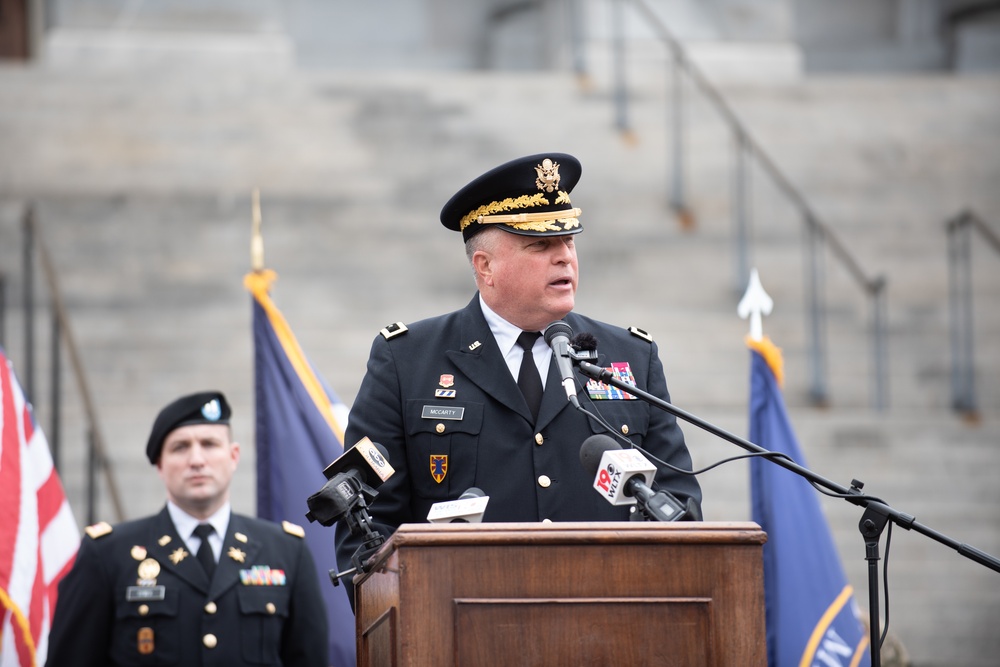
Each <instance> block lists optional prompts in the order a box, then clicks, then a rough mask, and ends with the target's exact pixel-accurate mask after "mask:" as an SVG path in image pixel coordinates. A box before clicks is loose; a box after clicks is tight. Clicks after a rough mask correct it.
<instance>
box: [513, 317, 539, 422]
mask: <svg viewBox="0 0 1000 667" xmlns="http://www.w3.org/2000/svg"><path fill="white" fill-rule="evenodd" d="M539 336H541V334H540V333H538V332H537V331H522V332H521V335H520V336H518V337H517V344H518V345H520V346H521V348H522V349H523V350H524V356H523V357H521V370H520V371H518V373H517V386H518V387H520V389H521V393H522V394H524V400H525V402H526V403H527V404H528V409H529V410H531V419H532V420H533V421H538V408H539V406H541V404H542V377H541V376H540V375H539V374H538V366H536V365H535V356H534V355H533V354H532V353H531V348H532V347H534V345H535V341H536V340H538V337H539Z"/></svg>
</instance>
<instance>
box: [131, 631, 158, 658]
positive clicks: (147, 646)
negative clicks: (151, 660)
mask: <svg viewBox="0 0 1000 667" xmlns="http://www.w3.org/2000/svg"><path fill="white" fill-rule="evenodd" d="M136 640H137V641H136V646H137V648H138V649H139V655H149V654H150V653H152V652H153V649H155V648H156V645H155V643H154V642H153V628H139V633H138V636H137V637H136Z"/></svg>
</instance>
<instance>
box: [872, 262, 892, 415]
mask: <svg viewBox="0 0 1000 667" xmlns="http://www.w3.org/2000/svg"><path fill="white" fill-rule="evenodd" d="M886 285H887V281H886V279H885V276H879V277H878V278H877V279H875V281H874V282H873V284H872V290H871V301H872V348H873V350H872V354H873V360H874V365H875V378H874V383H875V386H874V388H873V391H874V407H875V409H876V410H877V411H879V412H882V411H884V410H885V409H886V408H887V407H889V373H888V361H889V359H888V347H887V344H886V321H887V319H888V317H887V312H886V311H887V310H888V295H887V290H886Z"/></svg>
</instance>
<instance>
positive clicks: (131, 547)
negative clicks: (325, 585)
mask: <svg viewBox="0 0 1000 667" xmlns="http://www.w3.org/2000/svg"><path fill="white" fill-rule="evenodd" d="M229 417H230V408H229V404H228V403H227V402H226V398H225V396H223V395H222V394H221V393H219V392H216V391H211V392H201V393H197V394H192V395H189V396H184V397H182V398H179V399H177V400H176V401H174V402H173V403H171V404H170V405H168V406H167V407H165V408H163V410H162V411H161V412H160V414H159V416H157V418H156V421H155V422H154V424H153V429H152V433H151V434H150V436H149V442H148V443H147V446H146V455H147V456H148V458H149V461H150V463H153V464H155V465H156V468H157V471H158V472H159V474H160V478H161V479H162V480H163V484H164V486H165V487H166V491H167V505H166V507H165V508H164V509H163V510H162V511H161V512H160V513H159V514H157V515H155V516H150V517H146V518H143V519H138V520H136V521H130V522H128V523H124V524H121V525H118V526H115V527H113V528H112V527H111V526H109V525H108V524H106V523H100V524H97V525H94V526H90V527H89V528H87V530H86V533H87V536H86V537H84V539H83V541H82V543H81V544H80V550H79V552H78V554H77V558H76V562H75V564H74V566H73V569H72V571H70V573H69V574H68V575H67V576H66V577H65V579H63V581H62V582H61V583H60V584H59V597H58V601H57V604H56V609H55V617H54V619H53V623H52V632H51V635H50V639H49V654H48V660H47V662H46V664H47V665H50V666H52V667H91V666H92V667H105V666H107V665H183V666H184V667H197V666H199V665H200V666H204V667H207V666H209V665H213V666H214V665H217V666H219V667H234V666H236V665H283V666H285V667H291V666H309V667H326V665H327V622H326V612H325V610H324V608H323V602H322V599H321V597H320V591H319V586H318V583H317V580H316V569H315V567H314V566H313V560H312V556H311V555H310V553H309V550H308V549H307V548H306V544H305V541H304V540H303V539H302V538H303V531H302V529H301V527H299V526H295V525H293V524H290V523H287V522H286V523H285V524H284V525H277V524H274V523H271V522H267V521H262V520H259V519H254V518H250V517H246V516H241V515H239V514H234V513H233V512H232V510H231V508H230V503H229V487H230V482H231V481H232V477H233V473H234V472H235V471H236V466H237V464H238V463H239V460H240V446H239V444H238V443H236V442H233V441H232V438H231V433H230V428H229Z"/></svg>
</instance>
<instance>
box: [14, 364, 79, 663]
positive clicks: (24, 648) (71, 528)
mask: <svg viewBox="0 0 1000 667" xmlns="http://www.w3.org/2000/svg"><path fill="white" fill-rule="evenodd" d="M79 546H80V531H79V529H78V528H77V525H76V520H75V519H74V518H73V513H72V511H71V510H70V507H69V503H68V502H67V500H66V495H65V494H64V493H63V487H62V483H61V482H60V481H59V475H58V474H57V473H56V470H55V468H54V467H53V465H52V455H51V453H50V452H49V444H48V441H47V440H46V439H45V434H44V433H42V430H41V429H40V428H38V424H36V423H35V416H34V413H33V412H32V409H31V404H30V403H28V400H27V398H26V397H25V395H24V392H23V391H22V389H21V386H20V385H19V384H18V382H17V377H16V376H15V375H14V371H13V369H12V368H11V364H10V361H9V360H8V359H7V355H6V354H5V353H4V350H3V348H0V665H2V667H34V666H35V665H42V664H44V663H45V657H46V655H47V654H48V645H49V629H50V628H51V626H52V614H53V612H54V611H55V607H56V596H57V593H58V585H59V582H60V581H61V580H62V578H63V577H65V576H66V574H67V573H68V572H69V571H70V568H72V567H73V560H74V558H75V557H76V551H77V549H78V548H79Z"/></svg>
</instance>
